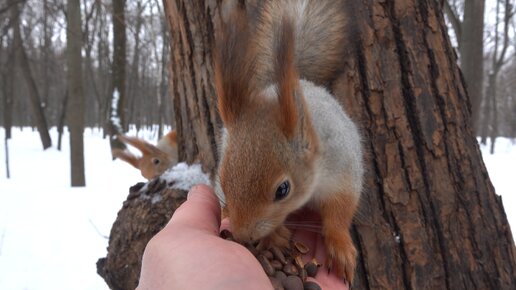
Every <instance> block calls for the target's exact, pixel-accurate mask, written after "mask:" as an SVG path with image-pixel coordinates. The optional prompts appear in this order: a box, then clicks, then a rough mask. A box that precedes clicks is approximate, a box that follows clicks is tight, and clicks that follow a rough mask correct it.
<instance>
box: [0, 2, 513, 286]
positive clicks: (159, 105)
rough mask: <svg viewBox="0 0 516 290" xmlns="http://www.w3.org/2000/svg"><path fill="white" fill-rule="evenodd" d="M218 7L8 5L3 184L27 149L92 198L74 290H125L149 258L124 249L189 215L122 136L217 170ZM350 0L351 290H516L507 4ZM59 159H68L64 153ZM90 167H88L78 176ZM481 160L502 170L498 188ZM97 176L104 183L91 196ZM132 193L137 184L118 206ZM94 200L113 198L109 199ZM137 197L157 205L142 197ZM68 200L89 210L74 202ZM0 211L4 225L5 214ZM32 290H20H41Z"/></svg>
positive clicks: (1, 65)
mask: <svg viewBox="0 0 516 290" xmlns="http://www.w3.org/2000/svg"><path fill="white" fill-rule="evenodd" d="M225 2H231V0H222V1H220V0H199V1H188V0H134V1H126V0H68V1H66V0H0V129H2V130H1V131H0V133H1V132H3V134H0V137H1V138H2V139H3V140H1V141H2V142H1V144H2V145H1V146H0V149H1V150H2V151H3V152H1V155H0V157H3V158H2V159H4V160H1V162H0V164H1V167H4V168H2V170H1V171H0V173H3V174H4V175H5V176H2V177H1V178H4V177H5V179H0V183H2V182H4V181H5V182H7V181H8V180H9V178H11V176H10V175H16V173H15V172H16V169H17V168H21V167H20V165H19V164H17V162H20V161H18V159H17V156H22V155H23V156H24V157H23V158H21V159H19V160H23V161H24V162H25V161H27V162H31V161H30V159H31V158H32V155H26V153H25V152H30V154H35V153H33V152H35V151H36V150H37V151H38V153H37V154H39V155H38V156H42V158H44V159H41V160H45V161H44V162H45V163H52V162H53V160H61V161H62V162H66V166H64V167H63V166H61V167H63V168H60V169H59V171H56V172H60V173H63V174H66V175H67V176H70V182H68V179H66V180H65V181H66V182H68V183H66V184H64V183H63V185H60V186H61V187H62V189H63V192H66V193H67V194H68V191H66V190H69V189H68V187H69V186H70V185H71V186H72V187H74V188H77V187H79V188H81V187H83V189H84V190H85V191H76V192H75V193H78V192H79V193H80V194H81V196H83V194H84V195H89V193H88V190H90V192H92V191H95V192H96V193H95V194H92V195H91V196H89V197H88V198H89V199H88V202H91V206H89V207H88V205H87V204H86V207H87V208H88V209H86V210H85V211H86V212H90V213H91V216H90V215H89V214H90V213H87V214H86V216H88V218H87V221H86V222H85V223H84V225H83V226H84V227H85V228H86V227H87V228H89V229H90V230H91V229H92V228H94V229H95V230H94V232H95V233H93V234H92V236H95V237H94V238H85V240H87V241H92V240H95V242H94V243H97V242H98V241H96V240H97V239H99V240H100V242H98V243H99V246H97V248H100V249H101V250H100V253H99V251H97V252H94V253H93V254H91V253H90V252H85V253H84V255H86V254H88V255H89V257H87V258H85V259H89V260H88V262H86V263H89V264H91V265H89V264H88V266H91V267H90V268H88V270H84V269H83V270H82V272H84V273H85V272H91V273H89V274H91V275H92V276H95V278H85V279H86V280H88V281H90V280H95V279H97V280H98V281H97V280H95V282H92V283H91V285H90V283H89V282H88V283H86V284H85V285H84V288H80V289H107V288H106V287H109V288H110V289H134V287H135V286H136V285H137V282H138V274H139V272H138V271H139V266H140V263H141V259H140V257H136V256H134V257H133V256H131V254H128V253H132V251H133V250H134V252H138V253H140V255H141V253H142V252H143V249H144V247H145V245H146V243H147V242H148V240H149V239H150V237H152V236H153V235H154V234H155V233H156V232H158V231H159V229H161V227H162V226H163V225H164V224H165V223H166V221H167V220H168V219H169V218H170V216H171V214H172V212H173V211H174V210H175V208H176V207H177V206H179V204H180V203H181V202H182V201H183V200H182V199H181V198H178V197H177V196H178V194H177V192H176V191H179V190H178V189H177V188H175V189H173V190H172V189H170V190H171V191H170V192H168V190H169V188H167V186H166V183H167V182H169V180H167V177H163V176H160V177H156V176H153V178H148V177H147V176H145V174H144V171H143V170H142V174H144V176H145V178H146V179H145V180H143V179H142V177H141V176H140V171H139V170H137V169H135V168H133V167H132V166H130V165H129V164H128V163H131V162H130V161H127V160H125V161H127V163H125V162H123V161H121V160H115V159H116V157H118V159H123V158H121V157H120V155H116V153H115V152H118V151H117V150H133V149H134V148H133V147H138V146H134V145H133V146H129V145H128V144H129V143H130V142H129V143H128V142H127V141H124V139H123V138H124V137H119V136H120V135H126V136H138V137H140V138H142V139H145V140H146V141H148V142H149V143H151V144H156V142H157V141H158V140H159V139H160V138H162V136H164V135H166V134H167V133H168V132H169V131H170V128H173V129H175V130H176V131H177V147H178V153H177V154H178V155H177V156H176V158H178V160H179V161H184V162H186V163H188V164H192V163H196V162H198V163H201V164H202V168H203V170H204V171H205V172H207V174H208V175H213V174H214V172H215V170H216V165H217V162H218V157H219V156H218V153H217V149H216V144H217V143H218V138H220V132H219V129H220V123H221V119H220V117H219V115H218V113H217V102H216V96H215V88H214V85H213V77H212V75H213V70H214V69H213V67H212V64H211V62H212V52H211V49H212V47H213V43H214V42H215V40H214V38H215V35H216V34H215V33H214V31H215V32H216V29H217V27H218V26H217V25H216V23H217V20H218V17H219V16H218V15H219V14H220V11H219V9H220V6H221V5H222V4H223V3H225ZM234 2H239V3H240V2H242V3H244V2H246V3H255V2H260V1H257V0H245V1H240V0H239V1H236V0H235V1H234ZM342 2H343V3H346V4H345V5H348V6H349V7H350V9H352V11H353V15H354V17H356V19H353V21H352V22H353V25H356V27H358V28H357V31H360V32H359V33H360V34H359V36H358V37H356V38H357V39H359V40H357V41H356V42H357V43H353V44H350V47H351V48H350V51H352V52H351V53H350V55H349V56H347V57H349V59H346V62H345V67H344V68H343V69H342V72H341V71H339V72H338V73H339V74H338V75H336V76H335V82H334V83H333V84H332V86H331V88H330V89H331V90H333V91H335V92H336V93H337V95H339V97H338V101H339V102H340V103H341V104H343V106H344V107H346V111H347V112H348V113H349V114H350V115H351V117H352V119H353V120H356V121H357V123H358V124H359V127H360V128H361V129H362V131H363V133H364V134H363V135H364V136H363V137H364V141H363V143H364V144H365V147H366V151H367V152H368V154H367V157H366V159H367V161H366V162H367V163H368V170H367V171H368V174H369V175H368V176H367V177H366V181H365V183H366V185H367V186H366V188H368V192H369V193H367V194H365V195H364V197H363V198H362V201H361V202H362V206H364V204H365V205H366V209H362V210H360V211H359V212H360V215H359V216H360V217H359V218H358V219H359V220H358V221H357V220H355V223H354V225H353V227H352V236H353V241H354V242H355V244H357V245H358V246H357V248H358V251H359V260H358V262H357V273H356V277H357V278H356V279H355V282H354V287H356V288H355V289H514V288H512V287H516V278H515V277H516V249H515V248H514V241H513V237H512V234H511V229H510V227H509V224H508V222H507V216H509V212H510V213H511V214H513V212H516V210H515V209H514V206H512V208H511V207H508V206H507V204H508V201H509V202H510V200H511V199H512V200H513V201H514V197H509V195H504V196H503V205H504V206H502V198H500V197H499V196H498V195H500V194H501V193H499V188H498V187H497V186H498V185H497V184H495V187H496V190H497V193H498V195H496V194H495V193H494V188H493V185H492V183H491V180H493V183H495V182H494V181H495V180H497V179H498V178H500V176H502V175H503V174H507V171H511V170H513V169H512V168H514V167H512V168H510V167H506V168H507V170H505V167H503V168H502V167H500V166H501V164H502V163H504V158H506V157H503V156H509V155H501V154H504V153H503V152H504V150H508V149H507V148H512V149H511V150H512V155H510V157H507V158H506V159H505V160H508V161H509V162H507V163H509V165H511V166H512V163H511V160H514V156H515V154H516V153H514V152H516V149H514V148H516V147H515V146H514V142H515V141H514V140H516V15H515V14H516V1H515V0H387V1H354V0H343V1H342ZM359 2H360V3H359ZM362 2H363V3H362ZM365 2H368V3H365ZM420 56H421V57H420ZM392 83H395V85H392ZM351 96H353V97H351ZM399 108H401V109H399ZM21 132H24V134H25V135H22V134H21ZM29 132H30V134H29ZM29 135H30V136H31V137H30V139H29ZM17 136H20V138H19V140H17V139H16V138H17ZM36 136H37V137H36ZM175 136H176V135H174V138H176V137H175ZM121 138H122V139H121ZM27 140H30V141H27ZM174 140H175V139H174ZM28 143H31V144H32V146H33V147H31V148H29V147H27V148H29V149H27V148H26V144H28ZM36 144H37V145H36ZM477 144H478V145H477ZM479 146H480V147H479ZM511 146H512V147H511ZM17 148H18V149H19V150H20V151H17ZM138 148H141V147H138ZM479 148H481V149H479ZM54 149H55V150H54ZM21 150H26V151H21ZM61 150H63V152H69V154H68V155H67V156H65V157H61V155H58V154H59V153H60V152H62V151H61ZM94 150H96V152H101V153H95V154H92V153H91V152H93V151H94ZM140 150H141V151H142V152H144V151H143V150H142V149H140ZM480 150H481V153H480ZM39 151H41V152H39ZM133 151H134V150H133ZM17 152H21V153H17ZM58 152H59V153H58ZM88 152H90V153H88ZM500 152H502V153H501V154H500ZM497 153H498V154H500V155H496V154H497ZM481 154H484V159H483V160H482V155H481ZM488 154H491V156H493V157H491V158H492V159H488V158H489V157H487V156H488ZM493 154H494V155H493ZM92 155H95V159H89V158H90V156H92ZM34 156H35V155H34ZM43 156H44V157H43ZM98 156H102V157H98ZM10 157H11V158H10ZM38 158H39V157H38ZM495 158H499V159H496V161H494V160H495ZM509 158H511V159H509ZM492 160H493V161H492ZM56 162H57V161H56ZM484 163H486V164H484ZM60 164H61V163H60ZM92 164H96V165H97V166H98V167H93V166H92V167H91V168H93V169H88V166H91V165H92ZM131 164H132V165H133V166H134V167H138V166H136V165H134V163H131ZM491 164H496V165H497V166H498V165H500V166H499V167H500V170H499V171H498V172H502V173H500V174H498V175H495V173H494V172H495V171H491V168H494V166H493V167H490V166H491ZM486 165H487V167H488V169H489V174H488V173H487V170H486ZM509 165H508V166H509ZM185 166H186V165H185ZM101 167H102V169H100V168H101ZM45 168H47V167H43V169H41V171H44V170H46V169H45ZM97 168H99V169H98V170H97ZM181 168H183V167H181ZM13 169H14V172H13ZM183 169H184V170H185V171H184V172H181V174H182V176H188V177H187V178H190V175H189V174H191V173H190V172H189V171H188V170H189V168H186V169H185V168H183ZM38 170H39V169H38ZM178 170H179V169H178ZM41 171H34V172H33V174H35V175H36V174H39V173H40V172H41ZM64 171H67V172H64ZM187 171H188V172H187ZM31 172H32V171H31ZM117 173H118V174H117ZM161 173H162V171H161ZM18 176H19V175H18ZM97 176H98V177H99V178H100V177H102V176H104V177H107V176H110V177H109V180H105V181H102V182H98V180H96V179H95V178H97ZM506 176H509V175H506ZM176 177H177V175H176ZM202 178H204V175H202ZM147 179H148V180H147ZM194 179H195V178H194ZM42 180H43V179H42ZM90 180H93V182H91V183H90ZM163 180H165V181H167V182H163ZM203 180H204V179H203ZM505 180H510V178H506V179H505ZM140 181H141V182H144V183H145V185H141V186H140V187H138V188H131V192H130V193H129V196H127V192H128V188H129V187H130V186H132V185H134V184H136V183H137V182H140ZM17 182H18V181H17ZM504 182H505V184H509V182H508V181H504ZM207 183H208V182H207ZM17 184H19V183H17ZM1 186H2V185H1V184H0V191H1V189H2V187H1ZM9 186H11V187H9ZM9 186H6V187H5V189H6V190H10V189H12V190H13V192H9V193H4V194H11V193H14V192H16V193H18V190H20V189H18V187H19V186H18V185H14V184H13V185H9ZM509 187H512V186H511V185H510V184H509V185H508V186H506V187H505V188H509ZM65 188H66V189H65ZM83 189H79V190H83ZM103 190H109V191H116V192H117V193H116V194H114V195H113V196H111V197H109V198H106V197H103V196H101V195H100V194H99V192H100V191H103ZM143 190H146V193H145V194H147V195H148V196H151V198H150V199H151V200H153V202H152V205H149V204H147V203H148V200H146V201H143V199H134V196H135V194H136V193H135V192H134V191H136V192H138V191H140V193H141V192H142V191H143ZM182 190H184V189H182ZM47 191H48V192H52V191H54V190H53V189H48V190H47ZM47 191H43V192H47ZM512 191H513V192H511V193H510V194H511V195H514V194H515V192H514V190H512ZM140 193H138V194H140ZM470 193H471V194H470ZM45 194H46V193H45ZM20 195H21V190H20ZM157 195H159V196H160V198H159V201H158V202H157V204H154V201H155V200H157V199H153V198H152V196H157ZM179 195H181V194H179ZM450 196H451V197H450ZM0 197H2V193H0ZM183 197H184V196H183ZM448 197H450V198H448ZM56 198H58V199H63V200H65V199H66V200H68V197H64V195H62V196H61V195H59V196H58V197H56ZM81 198H82V197H81ZM105 198H106V199H105ZM27 199H28V200H32V199H33V197H32V196H28V197H27ZM126 199H127V200H126ZM13 200H14V199H13ZM36 200H39V197H36ZM124 200H125V202H124ZM69 201H70V200H69ZM25 202H26V200H25V198H22V199H20V203H24V204H25ZM145 202H147V203H145ZM102 203H105V204H104V207H103V208H102V209H104V210H106V211H109V215H107V214H106V216H102V217H100V216H99V217H97V216H95V214H93V212H95V211H96V208H95V206H94V204H102ZM122 203H123V204H124V208H123V209H121V208H122ZM70 204H73V205H74V206H76V207H80V206H81V205H80V204H81V203H80V201H79V199H78V200H73V201H70ZM108 205H109V206H108ZM7 207H8V205H6V208H5V209H8V208H7ZM108 207H109V208H108ZM504 207H505V211H504ZM509 208H510V210H509ZM2 209H3V208H2V207H1V206H0V222H2V221H1V219H3V218H5V219H8V218H9V219H10V218H11V216H9V215H8V213H9V212H10V211H6V212H7V213H5V215H4V216H2V214H1V211H2ZM50 209H51V208H50ZM31 210H34V211H35V212H38V209H37V208H36V207H35V206H34V207H33V208H32V207H31ZM151 212H152V213H156V214H154V215H152V216H151V215H150V213H151ZM117 213H118V217H117ZM506 213H507V214H506ZM70 214H71V216H73V214H72V213H70ZM97 214H98V213H97ZM364 216H365V217H364ZM20 219H22V218H20ZM115 219H116V221H117V223H116V224H113V222H115ZM511 222H512V221H511ZM73 223H74V224H79V222H77V223H76V222H75V220H74V222H73ZM379 224H380V225H381V226H379V228H374V227H372V226H371V225H379ZM476 225H479V226H478V227H476ZM3 226H4V225H2V224H0V280H2V273H1V272H2V270H3V269H4V270H5V269H8V268H9V267H10V266H9V267H8V266H7V263H6V264H4V265H1V263H2V258H3V257H2V256H4V258H5V257H7V258H6V259H11V260H15V259H16V258H17V256H16V257H15V256H14V254H12V256H9V255H8V254H6V251H5V250H4V249H3V245H6V246H5V247H7V245H8V239H9V226H8V224H7V223H5V228H2V227H3ZM69 226H70V225H69V224H63V225H62V228H61V229H62V230H63V231H64V230H65V229H67V228H69ZM111 226H113V227H111ZM512 226H513V227H514V223H513V224H512ZM81 231H82V230H80V229H78V230H77V233H79V232H81ZM59 233H60V232H59V231H57V232H56V233H53V234H55V235H56V236H57V235H59ZM77 235H79V234H77ZM484 235H485V236H496V237H499V238H495V239H492V240H493V241H486V239H485V238H484V237H483V236H484ZM99 236H100V238H99ZM481 236H482V237H481ZM392 237H395V238H392ZM400 237H401V242H400ZM28 239H30V238H28ZM108 239H109V249H108V250H107V253H106V251H105V249H106V245H107V243H108ZM386 240H388V241H387V242H384V241H386ZM4 241H5V242H4ZM53 243H54V242H49V245H51V244H53ZM463 244H465V245H466V246H464V247H461V245H463ZM113 245H122V246H113ZM492 249H497V250H496V251H495V250H492ZM20 251H21V250H20ZM54 253H58V251H55V252H54ZM57 256H59V255H57ZM63 256H64V254H63ZM104 256H106V258H103V257H104ZM9 257H11V258H9ZM378 257H381V259H380V258H378ZM97 258H101V259H99V260H98V262H97ZM27 259H29V258H28V255H27ZM139 259H140V260H139ZM11 260H6V261H11ZM77 261H79V259H78V260H77ZM384 261H390V262H389V263H385V262H384ZM77 263H79V262H77ZM95 263H96V269H95ZM121 265H130V267H129V266H128V267H129V268H130V270H121V269H122V266H121ZM16 267H20V269H22V270H19V271H18V270H16V271H18V272H17V273H18V275H20V277H22V278H20V279H23V273H25V272H23V271H27V272H26V273H32V272H30V271H32V270H27V269H26V268H23V267H21V266H19V265H15V266H13V269H18V268H16ZM41 268H44V266H41ZM49 268H51V267H49ZM54 268H55V269H56V270H55V271H61V272H63V271H66V270H65V269H63V268H62V267H61V268H60V267H59V266H56V267H54ZM12 271H13V272H14V271H15V270H12ZM79 272H80V271H79ZM34 273H37V271H34ZM96 273H99V276H96V275H97V274H96ZM453 273H460V274H458V275H456V277H454V276H453ZM14 277H16V275H14ZM100 277H102V278H100ZM79 278H81V277H79ZM101 279H102V280H101ZM65 280H66V279H65ZM35 281H37V279H36V280H35ZM104 281H105V282H104ZM106 284H107V286H106ZM2 285H4V286H6V287H11V286H12V287H14V286H13V285H14V284H1V282H0V288H2V287H1V286H2ZM56 285H61V284H57V283H54V284H52V285H50V286H48V287H47V288H48V289H60V288H59V287H54V286H56ZM62 285H70V284H62ZM99 285H100V286H99ZM25 286H26V287H28V288H12V289H47V288H45V287H42V288H37V287H35V288H34V287H33V288H30V287H31V285H30V284H27V285H25ZM16 287H18V285H17V286H16ZM20 287H21V286H20ZM63 287H68V286H63ZM6 289H11V288H6ZM63 289H68V288H63Z"/></svg>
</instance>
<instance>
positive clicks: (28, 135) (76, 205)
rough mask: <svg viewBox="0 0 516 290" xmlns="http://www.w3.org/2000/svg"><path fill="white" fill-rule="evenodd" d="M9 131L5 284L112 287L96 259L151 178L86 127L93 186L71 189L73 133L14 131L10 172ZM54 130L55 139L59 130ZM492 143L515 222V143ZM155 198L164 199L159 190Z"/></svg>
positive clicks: (1, 266)
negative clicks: (46, 135)
mask: <svg viewBox="0 0 516 290" xmlns="http://www.w3.org/2000/svg"><path fill="white" fill-rule="evenodd" d="M4 134H5V133H4V130H3V128H0V138H1V139H2V142H1V143H0V144H1V145H0V289H2V290H3V289H5V290H46V289H74V290H82V289H88V290H107V289H108V287H107V286H106V284H105V283H104V281H103V280H102V278H100V276H98V275H97V273H96V265H95V263H96V261H97V259H98V258H100V257H104V256H105V255H106V247H107V244H108V240H107V236H108V235H109V232H110V229H111V225H112V224H113V222H114V221H115V218H116V214H117V212H118V210H119V209H120V208H121V206H122V202H123V201H124V200H125V198H126V197H127V194H128V188H129V187H130V186H132V185H134V184H135V183H137V182H141V181H145V180H144V179H143V177H141V175H140V173H139V171H138V170H136V169H134V168H133V167H132V166H130V165H128V164H126V163H124V162H122V161H118V160H116V161H112V160H111V155H110V152H109V140H107V139H103V138H102V132H101V131H99V130H96V129H87V130H86V131H85V135H84V136H85V140H84V141H85V163H86V185H87V186H86V187H84V188H71V187H70V176H69V167H70V165H69V149H68V135H67V134H65V136H63V151H61V152H60V151H57V150H56V149H55V147H52V148H50V149H48V150H46V151H43V150H41V144H40V140H39V136H38V134H37V132H35V131H32V129H29V128H23V130H20V129H14V130H13V138H12V139H11V140H10V141H9V154H10V155H9V157H10V165H11V172H10V173H11V179H6V171H5V155H4V154H5V148H4V143H3V139H4ZM129 135H134V132H132V134H131V133H129ZM51 136H52V138H53V139H52V140H53V141H54V142H55V141H56V140H57V131H56V130H55V129H53V130H52V131H51ZM151 136H152V133H150V132H144V136H143V137H142V136H141V135H140V137H142V138H146V139H147V140H152V139H151ZM488 149H489V147H482V152H483V154H484V161H485V163H486V166H487V168H488V171H489V174H490V177H491V180H492V181H493V184H494V185H495V188H496V192H497V194H500V195H502V198H503V202H504V204H505V210H506V212H507V215H508V218H509V222H510V224H512V225H513V227H516V194H515V192H514V189H513V188H515V187H514V186H513V185H512V182H511V181H512V180H511V178H512V179H514V172H516V144H514V143H512V142H511V141H510V140H508V139H502V138H500V139H497V147H496V154H495V155H489V154H488ZM201 173H202V171H201V167H200V166H199V165H193V166H187V165H186V164H178V165H177V166H176V167H174V168H172V169H170V170H169V171H167V173H166V174H165V175H164V176H163V178H165V179H167V180H169V181H170V182H172V181H175V184H176V186H184V187H189V185H191V184H193V183H196V182H200V183H208V182H209V181H208V178H207V176H203V175H202V174H201ZM185 177H186V178H185ZM177 180H182V181H181V182H177ZM188 180H189V183H184V182H185V181H188ZM152 198H153V199H154V198H156V200H153V202H159V197H157V196H155V197H152ZM395 238H396V236H395Z"/></svg>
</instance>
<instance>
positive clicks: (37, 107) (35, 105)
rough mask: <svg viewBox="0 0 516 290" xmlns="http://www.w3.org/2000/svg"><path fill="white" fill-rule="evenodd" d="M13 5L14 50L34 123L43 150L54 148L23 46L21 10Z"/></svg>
mask: <svg viewBox="0 0 516 290" xmlns="http://www.w3.org/2000/svg"><path fill="white" fill-rule="evenodd" d="M9 1H10V2H9V3H10V5H11V19H12V28H13V49H14V52H15V58H16V61H18V63H19V66H20V68H21V72H22V74H23V76H24V78H25V82H26V84H27V88H28V95H29V101H30V102H29V108H30V111H31V113H32V116H33V118H34V123H35V125H36V127H37V128H38V132H39V136H40V139H41V143H42V144H43V149H47V148H49V147H50V146H52V140H51V139H50V134H49V133H48V126H47V120H46V117H45V114H44V112H43V107H42V104H41V101H40V95H39V92H38V88H37V86H36V82H35V80H34V77H33V75H32V70H31V67H30V63H29V60H28V57H27V52H26V51H25V47H24V45H23V38H22V34H21V29H20V26H21V23H20V20H19V19H20V10H19V8H18V5H19V4H18V2H17V1H15V0H9Z"/></svg>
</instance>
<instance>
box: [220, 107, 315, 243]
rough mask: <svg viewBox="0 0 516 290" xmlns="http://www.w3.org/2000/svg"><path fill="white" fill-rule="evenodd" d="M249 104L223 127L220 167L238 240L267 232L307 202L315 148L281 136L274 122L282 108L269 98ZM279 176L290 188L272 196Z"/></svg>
mask: <svg viewBox="0 0 516 290" xmlns="http://www.w3.org/2000/svg"><path fill="white" fill-rule="evenodd" d="M254 108H255V110H252V111H248V112H246V113H244V114H243V115H241V116H240V118H239V119H238V121H237V122H235V123H232V124H231V125H230V126H228V128H227V130H228V132H227V133H228V134H227V139H226V140H225V142H226V146H227V147H226V150H225V152H226V153H225V154H224V157H223V159H222V161H221V165H220V171H219V178H220V186H221V189H222V191H223V192H224V195H225V201H226V208H227V210H228V214H229V217H230V219H231V225H232V230H233V235H234V236H235V238H236V239H237V240H240V241H243V242H250V241H256V240H258V239H261V238H263V237H265V236H267V235H268V234H270V233H271V232H272V231H273V230H275V229H276V228H277V227H278V226H280V225H282V224H283V222H284V220H285V219H286V217H287V215H288V214H289V213H291V212H292V211H294V210H296V209H298V208H299V207H301V206H302V205H304V204H305V203H306V202H307V199H309V198H310V194H311V188H309V186H310V184H312V183H313V182H312V179H313V178H314V172H313V171H314V168H313V164H314V162H313V158H315V152H316V150H317V146H315V145H316V144H314V142H313V141H314V140H309V141H311V142H305V140H302V139H299V138H296V137H294V138H288V137H287V136H286V135H285V132H284V131H283V130H282V128H280V124H278V121H277V114H281V111H280V110H278V109H277V105H275V104H274V103H273V102H261V103H257V104H255V106H254ZM312 137H313V136H312V135H311V134H307V135H306V138H308V139H312ZM307 144H310V145H307ZM235 180H238V182H235ZM284 181H288V182H289V183H290V191H289V193H288V195H287V196H286V197H285V198H284V199H282V200H275V194H276V190H277V189H278V187H279V186H280V184H281V183H283V182H284Z"/></svg>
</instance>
